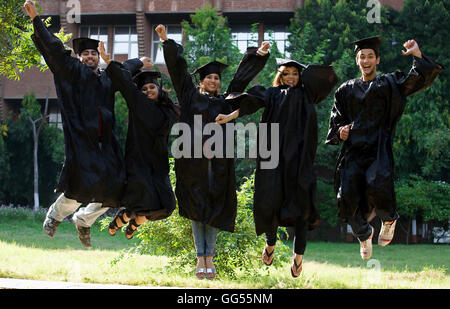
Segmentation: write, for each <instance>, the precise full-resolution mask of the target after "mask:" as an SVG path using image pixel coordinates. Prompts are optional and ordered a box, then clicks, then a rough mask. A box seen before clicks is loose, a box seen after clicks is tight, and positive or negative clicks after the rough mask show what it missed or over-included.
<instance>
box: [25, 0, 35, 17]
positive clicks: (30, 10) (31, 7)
mask: <svg viewBox="0 0 450 309" xmlns="http://www.w3.org/2000/svg"><path fill="white" fill-rule="evenodd" d="M23 7H24V8H25V11H27V14H28V16H30V19H31V20H33V19H34V18H35V17H36V16H37V15H38V11H37V9H36V5H35V4H34V1H32V0H27V1H25V3H24V4H23Z"/></svg>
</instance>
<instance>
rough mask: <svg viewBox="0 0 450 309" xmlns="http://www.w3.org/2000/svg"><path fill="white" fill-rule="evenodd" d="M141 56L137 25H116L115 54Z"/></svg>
mask: <svg viewBox="0 0 450 309" xmlns="http://www.w3.org/2000/svg"><path fill="white" fill-rule="evenodd" d="M118 54H120V55H128V59H132V58H139V46H138V35H137V31H136V27H135V26H117V27H114V55H118Z"/></svg>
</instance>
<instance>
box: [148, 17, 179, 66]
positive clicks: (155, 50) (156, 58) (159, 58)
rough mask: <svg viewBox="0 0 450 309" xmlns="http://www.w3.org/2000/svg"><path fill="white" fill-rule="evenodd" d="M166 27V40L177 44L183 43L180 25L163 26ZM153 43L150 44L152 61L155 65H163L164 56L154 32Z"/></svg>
mask: <svg viewBox="0 0 450 309" xmlns="http://www.w3.org/2000/svg"><path fill="white" fill-rule="evenodd" d="M164 26H165V27H166V32H167V38H169V39H172V40H174V41H175V42H177V43H178V44H181V43H182V41H183V35H182V30H181V26H180V25H164ZM152 41H153V43H152V56H153V57H152V60H153V63H155V64H161V63H164V54H163V50H162V46H161V44H160V39H159V36H158V34H157V33H156V31H155V30H153V40H152Z"/></svg>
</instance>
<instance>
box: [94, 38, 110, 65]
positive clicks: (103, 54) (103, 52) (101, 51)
mask: <svg viewBox="0 0 450 309" xmlns="http://www.w3.org/2000/svg"><path fill="white" fill-rule="evenodd" d="M97 50H98V53H99V54H100V57H102V59H103V61H105V62H106V63H107V64H109V63H110V62H111V59H110V55H109V54H107V53H106V50H105V43H103V42H99V43H98V48H97Z"/></svg>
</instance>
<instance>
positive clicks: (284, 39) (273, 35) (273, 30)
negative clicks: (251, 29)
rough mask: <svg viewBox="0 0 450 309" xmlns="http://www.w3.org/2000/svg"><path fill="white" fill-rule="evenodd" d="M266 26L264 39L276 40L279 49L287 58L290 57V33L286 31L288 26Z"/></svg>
mask: <svg viewBox="0 0 450 309" xmlns="http://www.w3.org/2000/svg"><path fill="white" fill-rule="evenodd" d="M264 28H265V29H264V41H271V40H275V42H276V44H277V48H278V51H279V52H280V53H282V54H283V55H284V56H285V57H286V58H289V57H290V56H291V53H289V52H288V51H287V49H288V47H289V40H288V37H289V35H290V33H289V32H287V31H286V28H285V27H284V26H267V27H264Z"/></svg>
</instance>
